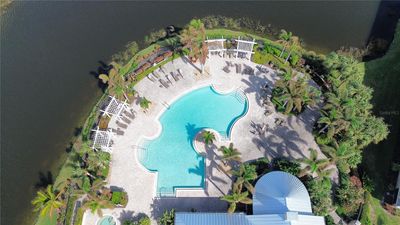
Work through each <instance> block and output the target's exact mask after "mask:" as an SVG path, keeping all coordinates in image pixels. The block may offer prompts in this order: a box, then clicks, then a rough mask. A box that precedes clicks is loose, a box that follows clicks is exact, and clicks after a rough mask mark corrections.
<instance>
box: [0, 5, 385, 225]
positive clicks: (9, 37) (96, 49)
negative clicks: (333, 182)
mask: <svg viewBox="0 0 400 225" xmlns="http://www.w3.org/2000/svg"><path fill="white" fill-rule="evenodd" d="M378 8H379V2H374V1H354V2H333V1H324V2H316V1H308V2H289V1H283V2H251V3H249V2H218V3H217V2H213V3H210V2H157V3H155V2H123V1H118V2H98V1H97V2H88V1H85V2H83V1H81V2H69V1H62V2H49V1H39V2H29V1H26V2H22V1H18V2H14V3H13V4H12V5H11V7H10V9H9V10H8V11H7V12H6V13H5V14H4V15H3V16H2V18H1V103H2V105H1V121H2V126H1V133H2V137H1V139H2V142H1V151H2V153H1V173H2V174H1V175H2V176H1V179H2V180H1V184H2V189H1V200H2V209H1V210H2V214H1V215H2V217H1V224H9V225H17V224H18V225H21V224H32V223H33V222H32V221H33V219H34V217H33V214H32V213H30V211H31V206H30V201H31V199H32V197H33V196H34V194H35V192H36V191H37V187H40V186H45V185H46V184H47V183H51V182H52V181H53V180H54V179H55V176H56V174H54V173H55V172H56V171H57V168H59V166H60V164H61V162H62V161H63V159H65V157H66V150H69V140H70V139H71V137H72V136H73V135H74V134H76V133H79V131H80V127H79V125H80V124H81V123H82V121H83V120H84V119H85V117H86V116H87V114H88V112H89V111H90V109H91V108H92V106H93V104H94V103H95V101H96V99H97V98H98V97H99V96H100V94H101V90H100V89H99V88H98V83H97V80H96V79H95V77H94V75H93V72H96V70H97V68H98V67H99V66H100V63H99V61H104V62H107V61H108V60H109V58H110V56H111V55H112V54H113V53H115V52H117V51H119V50H121V49H123V46H124V45H125V44H126V43H127V42H128V41H131V40H143V37H144V36H145V35H146V34H148V33H149V32H150V31H152V30H155V29H159V28H162V27H165V26H167V25H170V24H174V25H177V26H182V25H184V24H185V23H187V22H188V21H189V20H190V19H191V18H192V17H194V16H195V17H202V16H206V15H210V14H220V15H225V16H232V17H242V16H245V17H250V18H252V19H255V20H260V21H261V23H263V24H272V25H273V26H276V27H278V28H285V29H287V30H289V31H292V32H294V33H295V34H296V35H298V36H300V37H301V38H303V39H304V41H305V43H306V44H307V46H308V47H310V48H314V49H317V50H319V51H321V52H325V51H330V50H333V49H336V48H338V47H339V46H342V45H353V46H362V45H363V44H364V43H365V41H366V40H367V39H368V37H369V35H370V31H371V29H372V27H373V23H374V21H375V17H376V13H377V10H378Z"/></svg>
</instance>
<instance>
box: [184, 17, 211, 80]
mask: <svg viewBox="0 0 400 225" xmlns="http://www.w3.org/2000/svg"><path fill="white" fill-rule="evenodd" d="M205 39H206V30H205V28H204V24H203V23H202V22H201V20H199V19H193V20H191V21H190V23H189V24H188V25H187V27H186V28H185V29H184V30H183V31H182V33H181V35H180V41H181V43H182V44H183V50H185V49H186V50H188V51H189V54H188V56H189V58H190V59H191V61H193V62H196V61H197V60H199V61H200V65H201V73H203V72H204V64H205V63H206V59H207V56H208V47H207V44H206V42H205Z"/></svg>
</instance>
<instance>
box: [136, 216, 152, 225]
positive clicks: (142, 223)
mask: <svg viewBox="0 0 400 225" xmlns="http://www.w3.org/2000/svg"><path fill="white" fill-rule="evenodd" d="M138 225H151V220H150V218H149V217H148V216H145V217H143V218H141V219H140V220H139V224H138Z"/></svg>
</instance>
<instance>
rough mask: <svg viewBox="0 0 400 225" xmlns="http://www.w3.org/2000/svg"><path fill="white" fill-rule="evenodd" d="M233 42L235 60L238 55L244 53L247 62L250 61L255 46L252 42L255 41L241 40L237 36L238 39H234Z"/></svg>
mask: <svg viewBox="0 0 400 225" xmlns="http://www.w3.org/2000/svg"><path fill="white" fill-rule="evenodd" d="M235 41H236V43H237V45H236V49H235V50H234V51H235V52H236V58H237V57H238V55H239V53H244V54H246V55H249V61H250V60H251V55H252V54H254V52H253V47H254V45H255V44H257V43H256V42H254V41H255V40H254V39H253V41H247V40H241V39H240V36H239V37H238V39H236V40H235Z"/></svg>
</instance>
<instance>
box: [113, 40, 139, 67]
mask: <svg viewBox="0 0 400 225" xmlns="http://www.w3.org/2000/svg"><path fill="white" fill-rule="evenodd" d="M138 51H139V45H138V44H137V43H136V42H135V41H131V42H129V43H128V44H126V45H125V50H122V51H120V52H117V53H115V54H114V55H112V56H111V60H112V61H114V62H116V63H118V64H120V65H124V64H126V63H128V62H129V60H130V59H131V58H132V57H133V56H134V55H135V54H136V53H137V52H138Z"/></svg>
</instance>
